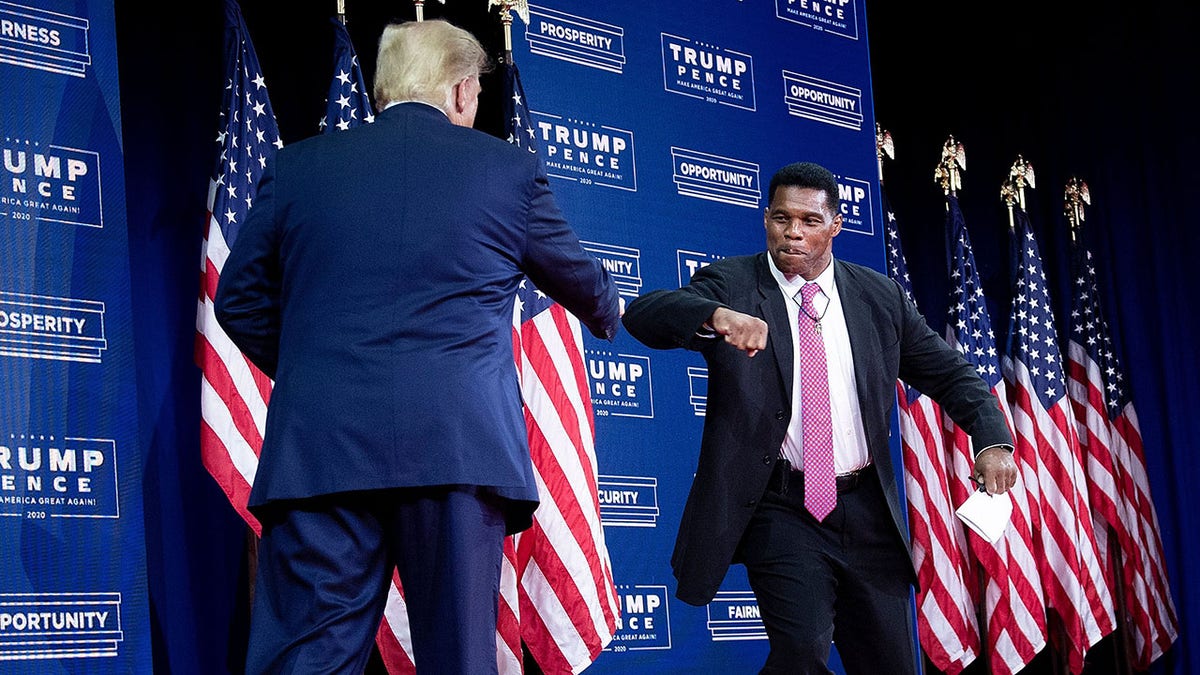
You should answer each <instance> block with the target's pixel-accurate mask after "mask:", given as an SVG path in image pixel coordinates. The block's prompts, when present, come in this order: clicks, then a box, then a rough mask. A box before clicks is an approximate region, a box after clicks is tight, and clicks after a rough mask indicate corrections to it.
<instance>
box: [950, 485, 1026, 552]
mask: <svg viewBox="0 0 1200 675" xmlns="http://www.w3.org/2000/svg"><path fill="white" fill-rule="evenodd" d="M1012 510H1013V505H1012V498H1011V497H1009V494H1008V493H1007V492H1005V493H1004V494H999V495H990V494H988V493H987V492H983V491H980V490H977V491H975V492H974V493H973V494H972V495H971V496H970V497H968V498H967V501H965V502H963V503H962V506H960V507H958V510H957V511H955V512H954V513H955V515H957V516H958V518H959V520H961V521H963V522H964V523H966V525H967V527H969V528H971V529H972V530H975V532H976V533H978V534H979V536H981V537H983V538H984V539H987V540H988V542H989V543H995V542H996V540H997V539H999V538H1000V536H1001V535H1003V534H1004V528H1006V527H1008V521H1009V518H1011V517H1012Z"/></svg>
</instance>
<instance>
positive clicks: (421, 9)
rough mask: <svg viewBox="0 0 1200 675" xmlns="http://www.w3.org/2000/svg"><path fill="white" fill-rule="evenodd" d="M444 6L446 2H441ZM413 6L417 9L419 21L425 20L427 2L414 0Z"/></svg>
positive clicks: (442, 0) (444, 0)
mask: <svg viewBox="0 0 1200 675" xmlns="http://www.w3.org/2000/svg"><path fill="white" fill-rule="evenodd" d="M440 2H441V3H442V4H443V5H444V4H446V0H440ZM413 6H414V7H416V8H417V21H424V20H425V0H413Z"/></svg>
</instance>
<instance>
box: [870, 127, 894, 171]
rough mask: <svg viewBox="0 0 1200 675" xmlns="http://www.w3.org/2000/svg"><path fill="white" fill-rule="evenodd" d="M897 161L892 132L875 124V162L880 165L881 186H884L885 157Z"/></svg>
mask: <svg viewBox="0 0 1200 675" xmlns="http://www.w3.org/2000/svg"><path fill="white" fill-rule="evenodd" d="M884 155H887V158H888V159H896V146H895V144H893V143H892V132H890V131H888V130H887V129H884V128H883V127H881V126H879V122H876V123H875V161H876V162H878V163H879V184H880V185H882V184H883V157H884Z"/></svg>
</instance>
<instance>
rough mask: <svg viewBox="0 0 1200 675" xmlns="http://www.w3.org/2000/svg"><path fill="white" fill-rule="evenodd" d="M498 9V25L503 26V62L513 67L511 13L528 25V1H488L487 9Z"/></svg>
mask: <svg viewBox="0 0 1200 675" xmlns="http://www.w3.org/2000/svg"><path fill="white" fill-rule="evenodd" d="M492 7H499V8H500V23H501V24H503V25H504V60H505V61H506V62H507V63H508V65H510V66H511V65H513V55H512V23H513V17H512V15H513V11H514V10H515V11H516V12H517V14H518V15H520V17H521V20H522V21H524V22H525V25H526V26H528V25H529V0H488V9H489V10H490V9H491V8H492Z"/></svg>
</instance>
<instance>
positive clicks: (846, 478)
mask: <svg viewBox="0 0 1200 675" xmlns="http://www.w3.org/2000/svg"><path fill="white" fill-rule="evenodd" d="M873 475H875V465H874V464H868V465H866V466H864V467H862V468H859V469H855V470H854V471H851V472H849V473H839V474H838V475H837V491H838V494H839V495H841V494H845V493H847V492H851V491H853V490H854V489H855V488H857V487H858V486H859V485H861V484H862V482H863V481H864V480H866V479H867V478H868V477H870V476H873ZM788 485H801V486H802V485H804V472H803V471H793V470H792V463H791V462H789V461H787V460H786V459H780V460H778V461H776V462H775V469H774V470H773V471H771V480H770V481H769V482H768V483H767V489H768V490H774V491H775V492H778V493H781V494H783V493H786V492H787V487H788Z"/></svg>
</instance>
